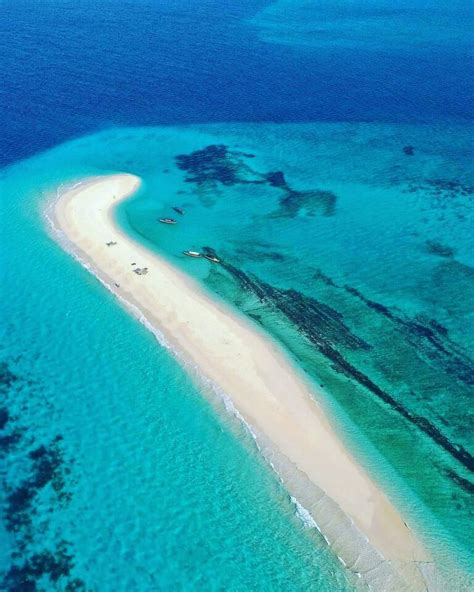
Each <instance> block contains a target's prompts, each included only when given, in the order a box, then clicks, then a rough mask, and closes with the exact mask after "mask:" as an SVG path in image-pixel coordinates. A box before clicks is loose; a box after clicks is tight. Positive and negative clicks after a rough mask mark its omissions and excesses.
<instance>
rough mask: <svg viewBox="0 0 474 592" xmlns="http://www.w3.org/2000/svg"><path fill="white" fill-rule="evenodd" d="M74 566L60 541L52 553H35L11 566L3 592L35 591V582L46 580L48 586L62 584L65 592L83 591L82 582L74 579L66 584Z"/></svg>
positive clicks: (63, 543) (4, 581) (65, 546)
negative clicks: (15, 591)
mask: <svg viewBox="0 0 474 592" xmlns="http://www.w3.org/2000/svg"><path fill="white" fill-rule="evenodd" d="M73 566H74V563H73V558H72V555H71V554H70V553H69V551H68V549H67V544H66V542H65V541H61V542H60V543H59V545H58V546H57V548H56V549H55V550H54V552H52V551H49V550H46V551H42V552H40V553H35V554H34V555H32V556H31V557H30V558H29V559H27V560H26V561H25V562H23V563H21V564H15V565H13V566H12V567H11V568H10V569H9V570H8V572H7V573H6V574H5V577H4V580H3V582H2V585H3V586H2V589H4V590H11V591H13V590H22V591H30V590H31V591H35V590H37V589H38V588H37V582H38V581H39V580H41V581H42V582H44V581H45V580H48V581H49V583H50V584H57V583H58V582H61V583H64V584H65V586H64V587H63V588H62V589H64V590H67V591H71V592H72V591H73V590H85V589H86V588H85V585H84V582H82V581H81V580H78V579H77V578H74V579H72V580H70V581H69V582H67V583H66V580H67V578H68V577H69V576H70V573H71V570H72V568H73Z"/></svg>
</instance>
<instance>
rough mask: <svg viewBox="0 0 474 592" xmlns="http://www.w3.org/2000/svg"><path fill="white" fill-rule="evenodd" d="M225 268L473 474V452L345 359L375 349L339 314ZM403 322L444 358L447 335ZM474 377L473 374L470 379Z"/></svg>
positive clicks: (349, 375) (413, 335)
mask: <svg viewBox="0 0 474 592" xmlns="http://www.w3.org/2000/svg"><path fill="white" fill-rule="evenodd" d="M222 266H223V267H224V268H225V269H226V270H227V271H228V272H229V273H230V274H231V276H232V277H233V278H234V280H236V281H237V282H238V284H239V285H240V287H241V289H243V290H246V291H247V292H250V293H251V294H252V295H253V296H254V297H256V298H257V299H258V300H259V301H260V302H261V303H262V304H263V305H265V306H266V307H269V309H270V310H271V309H274V310H275V311H279V312H280V313H282V314H283V315H285V316H286V317H287V319H288V320H289V321H290V323H291V324H292V325H293V326H295V327H296V328H297V329H298V331H299V332H300V333H301V334H302V335H304V337H305V338H306V339H307V340H308V341H309V342H310V343H312V344H313V346H314V347H315V348H316V349H317V350H318V351H319V352H320V353H321V354H322V355H323V356H325V357H326V358H327V359H328V360H329V361H330V362H331V366H332V368H333V369H334V370H335V371H336V372H338V373H340V374H343V375H344V376H346V377H347V378H349V379H351V380H353V381H354V382H356V383H358V384H359V385H360V386H362V387H363V388H365V389H367V390H368V391H370V392H371V393H373V394H374V395H375V396H376V397H377V398H378V399H380V400H381V401H383V402H384V403H385V404H386V405H387V406H388V407H390V408H391V409H392V410H393V411H396V412H397V413H398V414H399V415H401V416H402V417H403V418H405V419H406V420H407V421H409V422H410V423H411V424H413V425H415V426H417V427H418V429H420V430H421V431H422V432H424V433H425V434H426V435H427V436H428V437H430V438H431V439H432V440H433V441H434V442H436V443H437V444H438V445H439V446H440V447H442V448H443V449H444V450H445V451H446V452H448V453H449V454H450V455H451V456H452V457H453V458H455V459H456V460H457V461H459V462H460V463H461V464H462V465H463V466H464V467H465V468H467V469H468V470H470V471H474V457H473V456H472V454H471V453H470V451H469V450H467V449H466V448H465V447H464V446H462V445H460V444H458V443H453V442H451V440H450V439H449V438H448V437H447V436H446V435H445V434H443V433H442V432H441V430H440V429H438V427H436V426H435V425H434V424H433V423H432V422H430V421H429V420H428V419H426V418H425V417H422V416H420V415H419V414H417V413H415V412H413V411H411V410H410V409H408V408H406V407H405V406H404V405H403V404H402V403H401V402H400V401H398V400H397V399H396V398H395V397H394V396H393V395H392V394H390V393H388V392H387V391H385V390H384V389H383V388H381V387H380V386H379V385H378V384H376V383H375V382H374V381H373V380H372V379H371V378H369V376H367V374H365V373H364V372H362V371H361V370H360V369H359V368H357V367H356V366H355V365H354V364H353V363H351V362H350V361H349V360H348V359H347V358H346V357H344V355H343V354H342V353H341V351H340V348H341V347H342V348H348V349H352V350H357V349H361V350H368V349H370V345H369V344H367V343H365V342H364V341H363V340H362V339H360V338H359V337H358V336H356V335H354V334H353V333H352V332H351V331H350V330H349V328H348V327H347V326H346V324H345V323H344V319H343V317H342V315H341V314H340V313H339V312H338V311H336V310H334V309H332V308H331V307H329V306H327V305H326V304H323V303H321V302H318V301H317V300H315V299H314V298H311V297H308V296H305V295H303V294H301V293H300V292H297V291H296V290H282V289H279V288H276V287H274V286H271V285H269V284H267V283H265V282H262V281H260V280H259V279H258V278H257V277H255V276H253V275H251V274H247V273H245V272H244V271H242V270H240V269H238V268H236V267H234V266H232V265H230V264H229V263H227V262H225V261H224V262H223V263H222ZM348 291H351V293H353V294H354V295H359V294H360V293H358V292H357V290H355V289H354V288H351V289H350V290H349V289H348ZM360 297H361V299H363V300H364V301H366V302H367V303H368V305H370V307H371V308H373V309H374V310H377V312H380V313H382V314H384V315H386V316H387V317H388V318H391V319H392V320H394V321H396V322H398V321H399V319H398V317H395V315H394V313H393V312H392V311H391V310H390V309H388V308H387V307H385V306H383V305H379V304H378V303H375V302H373V301H370V300H368V299H365V297H363V295H361V294H360ZM254 318H255V319H256V320H259V316H258V315H255V316H254ZM401 321H402V323H403V327H404V329H405V330H406V331H408V332H409V335H410V336H411V338H412V339H414V340H415V339H417V340H422V341H424V342H427V343H428V344H430V347H431V348H436V349H438V351H440V352H443V348H444V345H443V343H441V342H440V341H439V338H440V336H441V335H442V334H443V331H441V332H439V331H438V328H437V326H436V325H433V324H431V323H429V324H428V323H427V324H422V323H420V322H418V321H413V320H404V319H401ZM414 342H415V341H414ZM453 351H454V350H453ZM459 364H460V368H459V367H458V368H457V372H459V373H461V374H462V373H463V372H464V370H466V371H469V369H470V367H469V366H465V365H464V364H465V360H462V359H460V362H459ZM458 375H459V374H458ZM472 375H473V374H472V372H471V373H470V376H472ZM468 376H469V375H468ZM468 376H465V378H468Z"/></svg>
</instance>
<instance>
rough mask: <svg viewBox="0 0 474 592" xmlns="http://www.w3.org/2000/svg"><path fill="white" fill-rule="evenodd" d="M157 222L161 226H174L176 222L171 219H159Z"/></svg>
mask: <svg viewBox="0 0 474 592" xmlns="http://www.w3.org/2000/svg"><path fill="white" fill-rule="evenodd" d="M159 221H160V222H161V223H162V224H176V220H174V219H173V218H160V219H159Z"/></svg>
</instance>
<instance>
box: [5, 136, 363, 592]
mask: <svg viewBox="0 0 474 592" xmlns="http://www.w3.org/2000/svg"><path fill="white" fill-rule="evenodd" d="M121 147H122V148H125V147H126V143H122V144H121ZM103 148H104V144H103V142H102V138H100V137H99V138H90V139H87V140H85V141H84V142H80V143H79V144H72V145H69V146H68V145H66V146H64V147H59V148H58V149H57V150H56V151H55V152H54V153H51V154H46V155H45V156H39V157H37V158H35V159H33V160H30V161H27V162H24V163H21V164H19V165H17V166H15V167H12V168H11V169H9V170H6V171H4V173H3V176H2V205H1V208H2V213H1V215H2V220H7V221H8V223H7V224H4V225H3V227H2V243H3V246H4V249H3V254H2V258H3V260H2V302H3V310H2V343H3V349H2V367H1V368H2V374H1V376H2V415H1V419H2V432H1V436H2V440H1V444H2V465H1V468H2V475H3V476H4V477H5V480H4V485H5V487H3V488H2V502H3V507H4V510H5V514H4V517H5V522H4V523H3V529H2V531H1V532H0V537H1V538H0V541H1V546H2V550H3V552H2V554H1V556H2V566H1V567H2V575H3V577H4V579H3V583H2V587H4V588H7V589H11V590H13V589H15V590H19V589H21V590H29V589H38V590H52V589H54V590H56V589H57V590H127V591H130V590H203V589H205V590H249V589H253V590H268V589H269V586H270V587H271V589H274V590H289V589H292V590H352V589H354V585H355V583H354V582H353V583H352V584H351V582H350V577H349V576H348V575H347V574H346V573H345V572H344V571H343V570H342V567H341V566H340V564H339V563H338V561H337V559H336V558H335V557H333V556H332V555H331V553H330V552H329V550H328V549H327V546H326V544H325V543H324V540H323V539H322V538H321V537H320V536H319V535H318V533H317V532H316V531H315V530H314V529H307V528H306V527H305V525H304V524H303V522H302V521H301V520H300V519H299V518H298V517H297V515H296V508H295V506H294V505H293V504H292V503H291V501H290V499H289V496H288V495H287V494H286V493H285V492H284V490H283V489H282V487H281V486H280V484H279V482H278V480H277V479H276V477H275V476H274V474H273V473H272V472H271V471H270V470H269V469H268V467H267V466H266V465H265V464H264V463H263V461H262V460H261V458H260V456H259V455H258V453H257V451H256V449H255V447H254V445H253V441H252V439H251V437H250V436H249V435H248V434H247V432H246V431H245V430H244V429H243V427H242V426H241V425H240V424H239V423H238V422H237V421H236V420H234V419H233V417H232V416H231V415H229V414H227V413H226V412H225V410H224V407H223V405H222V404H220V403H218V402H215V403H213V404H211V403H209V402H208V400H207V399H206V398H204V397H203V396H202V394H201V393H200V392H199V391H198V390H197V388H196V386H194V385H193V384H192V382H191V380H190V379H189V378H188V377H187V375H186V374H185V372H184V370H183V369H182V368H181V367H179V366H178V364H177V363H176V362H175V360H174V359H173V357H172V356H171V355H170V354H169V352H168V351H167V350H166V349H165V348H162V347H160V346H159V345H158V344H157V342H156V340H155V338H154V337H153V336H152V335H151V334H150V333H149V332H148V331H147V330H146V329H145V328H144V327H142V326H141V325H140V324H139V323H137V322H136V321H135V320H133V319H132V318H131V317H130V316H129V315H128V314H127V313H126V312H125V311H124V310H122V308H121V307H120V306H119V305H118V304H117V302H116V301H115V300H114V299H113V297H112V296H111V295H109V293H108V292H107V291H106V290H105V289H104V288H103V287H102V286H101V285H100V284H99V283H98V282H97V281H96V280H95V279H94V278H93V277H92V276H91V275H90V274H89V273H88V272H87V271H86V270H84V269H82V268H81V267H80V266H79V265H78V264H77V263H76V262H75V261H74V260H72V259H71V258H70V257H69V256H68V255H67V254H66V253H64V252H63V251H62V250H61V249H60V247H59V246H58V245H57V244H56V243H55V242H54V241H53V240H52V239H51V238H50V237H49V236H48V234H47V233H46V231H45V222H44V219H43V218H42V217H41V214H40V212H41V208H42V207H43V206H44V195H45V194H46V192H47V191H48V189H51V188H54V187H55V186H56V185H57V184H58V183H59V182H61V181H64V180H67V179H72V178H77V177H78V176H79V177H83V176H87V175H90V174H94V173H97V172H98V171H103V170H104V169H103V168H102V166H101V163H100V161H99V162H98V168H95V167H94V166H93V164H92V162H93V160H94V159H95V158H96V156H97V153H96V150H97V151H99V153H101V152H102V151H103ZM119 166H120V168H122V167H123V163H119ZM42 191H43V192H45V193H43V195H42ZM5 551H8V552H9V553H11V555H10V556H9V553H8V552H7V553H5ZM28 582H30V584H28Z"/></svg>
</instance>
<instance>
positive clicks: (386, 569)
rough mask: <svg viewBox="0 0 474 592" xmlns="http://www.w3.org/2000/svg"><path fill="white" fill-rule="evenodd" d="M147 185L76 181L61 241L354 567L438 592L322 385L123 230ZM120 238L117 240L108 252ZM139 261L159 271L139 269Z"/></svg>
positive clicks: (381, 585) (58, 213)
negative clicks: (162, 347)
mask: <svg viewBox="0 0 474 592" xmlns="http://www.w3.org/2000/svg"><path fill="white" fill-rule="evenodd" d="M139 185H140V179H139V178H138V177H134V176H132V175H125V174H123V175H109V176H105V177H94V178H92V179H86V180H84V181H83V182H80V183H77V184H74V185H73V186H70V187H67V188H66V189H65V191H64V192H63V193H61V194H60V195H59V197H58V198H57V199H56V200H55V202H54V203H53V204H51V210H50V212H49V215H50V222H51V224H52V226H53V229H54V230H55V232H56V235H57V234H58V233H61V235H62V238H59V239H58V236H56V239H57V240H59V242H60V243H61V245H62V246H63V248H65V249H66V250H67V251H69V252H71V253H72V254H73V255H74V256H75V257H76V258H77V259H78V260H79V261H80V262H81V264H82V265H83V266H85V267H87V268H88V270H89V271H91V272H92V273H94V275H96V277H97V278H98V279H99V280H100V281H101V282H102V283H103V284H104V285H105V286H106V287H107V288H108V289H109V290H110V291H112V292H113V293H114V294H115V296H117V297H118V298H119V299H120V300H121V301H122V303H123V304H125V306H126V307H127V308H128V309H129V310H130V311H131V312H132V314H134V316H136V317H138V318H139V319H140V320H141V322H143V323H144V324H145V325H146V326H147V328H148V329H149V330H151V331H152V332H153V333H154V334H155V336H156V337H157V338H158V340H159V341H160V342H161V343H163V340H164V341H165V343H167V344H170V345H171V346H172V349H173V350H174V351H175V353H177V355H178V357H179V358H181V359H182V360H183V361H186V362H187V361H190V362H191V363H192V364H193V365H194V366H195V367H196V368H198V369H199V371H200V372H202V374H203V375H204V376H205V377H206V380H208V381H209V383H210V384H211V385H215V386H216V387H217V388H218V389H220V390H222V392H223V393H225V396H226V397H227V398H228V399H229V401H230V403H229V405H231V406H232V407H233V410H234V412H235V414H236V415H237V416H238V417H239V418H240V419H241V420H242V421H244V422H245V423H246V424H247V426H249V429H250V430H251V432H252V435H253V437H254V439H255V441H256V443H257V446H258V447H259V449H260V451H261V452H262V454H263V455H264V457H265V458H266V460H267V461H268V462H269V463H270V464H271V465H272V467H273V468H274V470H275V471H276V472H277V474H278V475H279V476H280V478H281V479H282V481H283V483H284V486H285V488H286V490H287V491H288V493H289V494H290V496H291V497H292V499H293V501H294V502H295V505H296V506H297V509H298V511H301V512H303V511H304V515H305V516H306V514H307V517H308V521H309V522H311V520H312V521H313V522H314V526H315V527H316V528H318V530H319V531H320V532H321V533H322V535H323V536H324V538H325V539H326V541H327V542H328V544H329V545H330V546H331V547H332V548H333V550H334V552H335V553H336V554H337V556H338V557H339V559H340V560H341V562H342V563H343V564H344V565H345V566H346V567H347V569H349V570H350V571H351V572H353V573H355V574H357V575H358V576H359V577H361V578H363V579H364V580H365V581H366V583H367V584H368V585H369V586H370V589H372V590H383V591H391V590H393V591H397V592H401V591H402V590H414V591H416V590H427V589H429V590H432V589H435V588H433V587H432V586H431V585H430V583H431V582H432V579H433V576H435V573H434V571H433V570H435V566H434V564H433V563H432V560H431V557H430V556H429V554H428V553H427V551H426V550H425V549H424V548H423V547H422V545H421V544H420V542H419V541H418V540H417V539H416V538H415V535H414V534H413V532H412V531H411V530H410V529H409V528H408V526H407V525H406V523H405V522H404V521H403V518H402V516H400V515H399V513H398V512H397V510H396V509H395V507H394V506H393V505H392V504H391V503H390V502H389V500H388V499H387V498H386V496H385V494H384V493H383V491H381V490H380V489H379V488H378V487H377V486H376V484H375V483H374V482H373V481H372V480H371V478H370V477H369V476H368V474H367V473H366V471H365V470H364V469H363V468H362V467H361V466H360V465H359V464H358V463H357V462H356V461H355V459H353V458H352V455H351V454H350V452H349V451H347V450H346V449H345V448H344V446H343V445H342V443H341V441H340V439H339V438H338V437H337V434H336V433H335V432H334V430H333V429H332V427H331V425H330V423H329V422H328V420H327V418H326V416H325V415H324V412H323V411H322V410H321V409H320V407H319V405H318V403H317V400H318V392H317V389H316V388H315V387H314V385H311V386H310V385H309V383H307V382H306V381H305V380H304V379H303V377H300V376H299V375H298V373H297V372H295V370H294V368H293V367H292V365H291V364H290V362H289V361H288V359H287V356H285V355H284V352H282V351H281V349H280V348H279V347H277V346H276V345H275V344H273V343H272V342H271V340H270V339H266V338H265V336H264V335H263V334H261V333H260V332H259V331H257V330H256V329H255V328H254V327H252V325H251V323H250V321H248V322H247V321H246V320H245V319H241V318H239V316H238V315H237V314H235V313H233V311H232V310H231V309H230V307H229V308H227V307H226V306H225V304H223V303H220V302H218V301H213V300H212V298H211V297H208V296H207V295H206V294H205V293H204V291H203V290H202V288H201V287H200V286H199V285H198V284H197V283H195V282H194V281H193V280H192V279H191V278H188V277H187V276H185V274H184V273H183V272H181V271H180V270H177V269H175V268H174V267H172V265H170V264H169V263H167V262H166V261H165V260H164V259H162V258H160V257H159V256H158V255H156V254H155V253H153V252H151V251H149V250H148V249H146V248H145V247H144V246H142V245H141V244H140V243H138V242H135V241H134V240H133V239H132V238H131V237H130V236H128V235H127V234H125V232H124V231H123V230H122V229H121V228H120V227H119V226H118V225H117V223H116V221H115V219H114V217H113V209H114V207H115V206H116V205H117V204H118V203H120V202H121V201H123V200H125V199H127V198H128V197H129V196H130V195H131V194H133V193H134V192H135V191H136V190H137V189H138V187H139ZM62 239H65V241H64V240H62ZM108 241H114V242H116V243H117V244H116V245H112V246H110V247H107V246H106V242H108ZM63 243H65V244H63ZM133 262H136V263H137V267H148V268H149V273H148V274H147V275H144V276H140V275H137V274H135V273H133V271H132V270H133V266H132V265H131V263H133ZM237 368H238V370H237V371H236V369H237ZM311 392H313V394H314V395H315V397H314V398H313V397H312V396H311ZM300 507H301V508H302V509H301V510H300ZM434 579H436V577H435V578H434ZM427 580H428V581H427Z"/></svg>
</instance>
